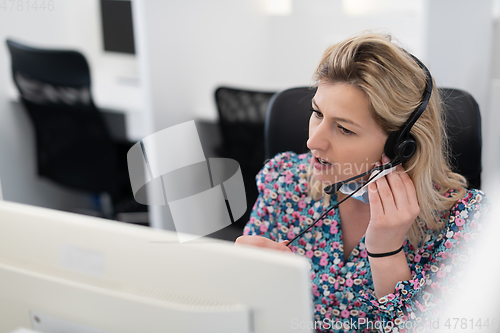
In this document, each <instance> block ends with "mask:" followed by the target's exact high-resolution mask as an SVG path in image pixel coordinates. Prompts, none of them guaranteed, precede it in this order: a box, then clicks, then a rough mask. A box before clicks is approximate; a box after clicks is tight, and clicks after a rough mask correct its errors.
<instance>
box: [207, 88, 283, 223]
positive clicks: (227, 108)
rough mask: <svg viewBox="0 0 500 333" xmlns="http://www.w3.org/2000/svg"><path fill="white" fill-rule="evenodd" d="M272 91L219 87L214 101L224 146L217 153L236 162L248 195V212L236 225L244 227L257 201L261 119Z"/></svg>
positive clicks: (261, 159)
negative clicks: (256, 182) (256, 176)
mask: <svg viewBox="0 0 500 333" xmlns="http://www.w3.org/2000/svg"><path fill="white" fill-rule="evenodd" d="M273 95H274V92H268V91H253V90H245V89H236V88H229V87H219V88H218V89H217V90H216V91H215V102H216V104H217V110H218V113H219V126H220V130H221V134H222V140H223V145H222V147H221V149H220V150H219V152H218V153H219V155H221V156H224V157H227V158H232V159H235V160H236V161H238V163H239V164H240V167H241V172H242V175H243V181H244V184H245V192H246V194H247V203H248V204H247V212H246V214H245V215H243V217H241V218H240V220H239V222H237V223H236V225H237V226H239V227H241V228H243V227H244V224H245V223H246V222H247V221H248V219H249V216H250V212H251V210H252V207H253V205H254V203H255V201H256V200H257V195H258V191H257V187H256V185H255V175H256V174H257V173H258V172H259V171H260V169H261V168H262V167H263V166H264V122H265V118H266V110H267V105H268V103H269V100H270V99H271V97H272V96H273Z"/></svg>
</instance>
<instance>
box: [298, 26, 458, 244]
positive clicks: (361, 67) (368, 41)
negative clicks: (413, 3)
mask: <svg viewBox="0 0 500 333" xmlns="http://www.w3.org/2000/svg"><path fill="white" fill-rule="evenodd" d="M313 81H314V83H313V87H317V86H318V85H319V84H320V83H321V82H331V83H336V82H343V83H348V84H351V85H353V86H355V87H357V88H359V89H361V91H363V92H364V93H365V94H366V96H367V97H368V100H369V102H370V106H371V111H372V115H373V116H374V119H375V121H376V122H377V124H378V125H379V126H380V127H381V128H382V129H383V130H384V131H385V132H386V133H387V134H389V133H391V132H394V131H397V130H398V129H400V127H401V126H402V125H403V124H404V123H405V122H406V120H407V119H408V118H409V116H410V115H411V114H412V112H413V111H414V110H415V108H416V107H417V106H418V105H419V104H420V101H421V98H422V94H423V91H424V88H425V83H426V74H425V72H424V71H423V70H422V69H421V68H420V67H419V65H418V64H417V63H416V62H415V60H414V59H413V58H412V57H411V56H410V55H409V54H408V53H407V52H406V51H404V50H403V49H402V48H401V47H399V46H397V45H395V44H394V43H393V42H392V39H391V36H390V35H385V34H378V33H362V34H360V35H357V36H354V37H352V38H349V39H347V40H345V41H343V42H341V43H338V44H336V45H333V46H331V47H329V48H328V49H327V50H326V51H325V53H324V54H323V57H322V58H321V61H320V63H319V65H318V67H317V69H316V71H315V73H314V75H313ZM410 133H411V134H412V135H413V136H414V138H415V140H416V142H417V151H416V153H415V154H414V155H413V156H412V157H411V158H410V159H409V160H407V161H406V162H405V163H404V164H403V166H404V168H405V170H406V172H407V174H408V175H409V176H410V178H411V180H412V181H413V184H414V185H415V190H416V193H417V199H418V203H419V206H420V214H419V216H418V218H417V219H416V220H415V222H414V223H413V225H412V226H411V228H410V229H409V231H408V233H407V235H406V237H407V239H408V240H409V242H410V243H411V244H412V245H413V246H414V247H415V248H416V249H418V248H419V247H420V246H421V244H422V240H423V236H424V235H423V230H422V227H423V226H424V225H426V226H427V227H428V228H430V229H434V230H440V229H442V228H443V227H444V224H443V223H440V221H439V219H438V216H437V215H438V212H439V211H443V210H448V209H450V208H451V207H452V206H453V205H454V204H455V203H456V201H457V200H458V198H462V197H464V196H465V191H466V189H465V188H466V187H467V183H466V180H465V178H464V177H463V176H462V175H459V174H457V173H454V172H452V171H451V167H450V162H449V157H450V155H449V154H450V153H449V149H448V139H447V136H446V132H445V128H444V112H443V109H442V101H441V98H440V94H439V91H438V89H437V88H436V84H435V83H434V88H433V90H432V95H431V99H430V101H429V104H428V105H427V108H426V109H425V111H424V112H423V113H422V115H421V116H420V118H419V119H418V120H417V122H416V123H415V125H413V127H412V129H411V131H410ZM308 175H309V177H308V179H309V184H310V186H309V194H310V195H311V196H312V197H313V198H314V199H315V200H319V199H320V198H321V197H322V196H323V193H324V192H323V187H324V184H322V183H321V182H319V181H317V180H315V179H314V176H313V173H312V168H311V165H310V167H309V173H308ZM434 184H436V185H437V186H436V187H435V186H434ZM449 189H456V190H457V191H458V193H455V194H454V195H452V196H449V197H445V196H444V193H445V192H446V191H448V190H449ZM329 201H330V196H328V195H326V194H325V195H324V204H328V203H329Z"/></svg>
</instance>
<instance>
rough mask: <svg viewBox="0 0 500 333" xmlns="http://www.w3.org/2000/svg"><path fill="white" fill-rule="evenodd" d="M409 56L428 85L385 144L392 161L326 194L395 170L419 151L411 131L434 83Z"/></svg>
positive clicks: (328, 187) (414, 58) (347, 181)
mask: <svg viewBox="0 0 500 333" xmlns="http://www.w3.org/2000/svg"><path fill="white" fill-rule="evenodd" d="M408 54H409V55H410V56H411V57H412V58H413V60H415V62H416V63H417V64H418V66H419V67H420V68H422V69H423V70H424V72H425V75H426V83H425V89H424V93H423V94H422V98H421V100H420V103H419V106H418V107H417V108H416V109H415V111H413V113H412V114H411V115H410V117H409V118H408V120H407V121H406V123H405V124H404V125H403V126H401V129H400V130H398V131H395V132H392V133H391V134H390V135H389V137H388V138H387V141H386V142H385V146H384V154H385V155H386V156H387V157H388V158H389V159H391V161H390V162H389V163H387V164H384V165H381V166H378V167H375V168H373V169H370V170H368V171H367V172H364V173H362V174H359V175H357V176H354V177H352V178H349V179H346V180H344V181H341V182H338V183H335V184H332V185H328V186H327V187H325V189H324V191H325V193H327V194H330V195H331V194H333V193H336V192H337V191H338V190H339V189H340V188H341V187H342V185H344V184H346V183H349V182H351V181H353V180H355V179H358V178H360V177H363V176H366V175H367V174H369V173H371V172H373V171H377V170H378V171H383V170H387V169H390V168H393V167H395V166H397V165H398V164H401V163H403V162H405V161H407V160H408V159H409V158H410V157H412V156H413V155H414V154H415V152H416V151H417V142H416V141H415V138H414V137H413V135H411V134H410V130H411V128H412V127H413V125H414V124H415V122H416V121H417V120H418V118H420V116H421V115H422V113H423V112H424V110H425V109H426V108H427V104H429V100H430V98H431V92H432V87H433V83H432V76H431V73H430V72H429V70H428V69H427V67H425V65H424V64H423V63H422V62H421V61H420V60H418V58H417V57H415V56H414V55H413V54H411V53H408Z"/></svg>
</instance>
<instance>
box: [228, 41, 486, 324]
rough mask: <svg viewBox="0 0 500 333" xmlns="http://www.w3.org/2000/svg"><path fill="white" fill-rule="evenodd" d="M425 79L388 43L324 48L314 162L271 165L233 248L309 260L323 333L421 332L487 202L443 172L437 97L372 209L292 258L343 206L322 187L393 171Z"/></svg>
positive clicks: (372, 187) (343, 221) (375, 194)
mask: <svg viewBox="0 0 500 333" xmlns="http://www.w3.org/2000/svg"><path fill="white" fill-rule="evenodd" d="M426 78H427V76H426V73H425V71H424V70H423V69H422V68H421V67H420V66H419V63H418V62H417V61H416V59H414V58H412V56H411V55H410V54H408V53H407V52H406V51H404V50H403V49H401V48H400V47H398V46H396V45H395V44H393V43H392V42H391V40H390V37H389V36H385V35H380V34H373V33H364V34H361V35H359V36H356V37H353V38H350V39H348V40H346V41H344V42H341V43H339V44H336V45H334V46H332V47H330V48H328V49H327V50H326V52H325V54H324V55H323V57H322V59H321V61H320V64H319V66H318V67H317V69H316V71H315V73H314V81H315V84H314V86H315V87H316V88H317V91H316V94H315V96H314V98H313V100H312V105H311V107H312V109H311V110H312V115H311V118H310V124H309V140H308V141H307V146H308V148H309V149H310V151H311V152H310V153H309V154H303V155H296V154H295V153H292V152H286V153H282V154H278V155H276V156H275V157H274V158H273V159H272V160H270V161H269V162H268V163H267V164H266V165H265V166H264V168H263V169H262V170H261V171H260V172H259V174H258V175H257V187H258V189H259V192H260V195H259V198H258V200H257V202H256V204H255V206H254V207H253V211H252V215H251V218H250V221H249V222H248V223H247V225H246V227H245V229H244V232H243V234H244V236H241V237H239V238H238V239H237V240H236V243H237V244H250V245H255V246H261V247H268V248H274V249H277V250H281V251H287V252H290V251H291V252H293V253H296V254H298V255H303V256H306V257H307V258H309V259H310V261H311V267H312V273H311V278H312V288H313V294H314V298H313V299H314V305H313V306H314V315H315V317H314V320H315V321H316V324H318V323H319V326H316V328H317V329H318V330H320V331H338V332H344V331H353V332H358V331H367V332H368V331H370V330H373V329H375V330H376V329H377V328H381V329H382V331H393V332H406V331H413V328H415V327H416V326H420V327H423V326H424V325H425V324H426V322H425V319H427V320H429V319H430V318H435V316H436V315H437V312H436V311H437V310H438V304H439V300H440V299H442V296H445V294H446V292H447V289H448V285H449V283H450V282H452V280H453V278H452V275H454V274H455V273H456V272H457V270H458V269H459V268H460V266H461V264H462V262H461V259H462V258H463V256H460V254H463V253H466V251H467V248H468V247H469V246H470V242H471V241H472V239H475V238H477V231H478V230H479V229H481V227H482V226H481V225H480V224H478V222H479V220H480V219H482V216H483V215H484V214H485V213H486V211H487V205H486V199H485V197H484V194H483V193H482V192H481V191H479V190H474V189H472V190H468V189H466V180H465V178H464V177H463V176H461V175H459V174H456V173H453V172H452V171H451V170H450V166H449V162H448V160H447V156H448V155H447V150H446V135H445V131H444V127H443V120H442V109H441V101H440V97H439V92H438V90H437V88H436V87H435V85H434V88H433V90H432V94H431V98H430V100H429V104H428V105H427V107H426V108H425V110H424V111H423V113H422V114H421V116H420V117H419V118H418V120H417V121H416V123H415V124H414V126H413V127H412V128H411V134H412V136H413V137H414V139H415V141H416V143H417V150H416V152H415V154H414V155H413V156H412V157H411V158H410V159H408V160H407V161H405V162H404V163H403V164H402V165H399V166H397V168H396V170H395V171H393V172H391V173H389V174H388V175H386V176H384V177H381V178H379V179H377V180H376V181H375V182H372V183H370V184H369V185H368V199H369V203H368V204H366V203H365V202H364V201H362V200H355V199H353V198H351V199H348V200H346V201H345V202H344V203H342V205H340V206H339V207H338V208H337V209H334V210H332V211H330V212H329V213H328V215H327V216H326V217H325V218H324V219H322V220H321V221H319V222H318V223H316V225H315V226H314V227H312V229H310V230H309V232H307V233H305V234H304V235H303V236H302V237H300V238H299V239H297V240H294V241H293V243H291V244H288V245H289V246H287V242H288V241H290V240H292V239H293V238H294V237H295V236H296V235H298V234H299V233H300V232H301V231H302V230H304V229H306V228H307V227H308V226H309V225H310V224H311V223H312V222H313V221H314V220H316V219H317V218H318V217H319V216H320V215H321V214H322V213H323V212H324V211H326V210H327V209H328V208H329V207H331V206H332V205H334V204H336V203H338V202H339V201H341V200H342V199H344V198H345V197H346V196H347V194H344V193H343V192H342V191H338V192H337V193H336V194H333V195H332V196H329V195H326V194H324V192H323V189H324V187H325V186H326V185H329V184H332V183H336V182H338V181H342V180H346V179H348V178H351V177H352V176H354V175H357V174H360V173H362V172H365V171H367V170H369V169H371V168H372V167H373V166H375V165H380V164H386V163H388V162H389V159H388V158H387V157H386V156H385V155H383V152H384V146H385V144H386V141H387V138H388V137H389V135H390V133H393V132H395V131H397V130H399V129H400V128H401V127H402V126H403V125H404V124H405V122H406V121H407V119H408V118H409V117H410V115H411V114H412V113H413V112H414V111H415V109H417V108H418V106H419V104H420V103H421V102H422V95H423V92H424V89H425V87H426ZM368 177H369V175H368V176H366V177H364V178H363V180H364V181H367V180H368ZM344 192H345V191H344ZM401 248H402V249H401ZM398 249H399V251H398ZM377 254H378V255H379V256H377ZM422 319H424V320H422ZM338 322H340V323H344V324H345V325H344V326H343V327H342V328H341V325H340V324H336V323H338ZM370 322H371V326H370ZM346 323H349V324H346ZM352 323H357V324H360V325H355V326H352ZM427 324H432V323H431V322H429V321H427ZM442 325H443V323H442Z"/></svg>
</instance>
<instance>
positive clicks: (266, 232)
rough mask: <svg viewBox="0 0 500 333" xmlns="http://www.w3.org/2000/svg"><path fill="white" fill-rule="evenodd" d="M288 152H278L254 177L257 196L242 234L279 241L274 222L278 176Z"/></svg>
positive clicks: (277, 198)
mask: <svg viewBox="0 0 500 333" xmlns="http://www.w3.org/2000/svg"><path fill="white" fill-rule="evenodd" d="M288 157H289V153H279V154H277V155H276V156H274V157H273V158H272V159H271V160H269V161H268V162H267V163H266V164H265V165H264V167H263V168H262V169H261V170H260V171H259V173H258V174H257V176H256V177H255V179H256V182H257V189H258V191H259V196H258V197H257V201H256V202H255V205H254V206H253V208H252V212H251V214H250V220H249V221H248V222H247V224H246V225H245V228H244V229H243V235H250V236H263V237H266V238H269V239H271V240H273V241H278V242H279V241H281V239H279V238H278V237H280V236H278V235H279V234H280V233H278V230H277V224H276V216H277V214H276V207H277V200H279V197H278V193H277V192H278V189H279V186H278V178H279V177H280V174H281V171H282V169H283V163H286V162H287V158H288Z"/></svg>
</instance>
